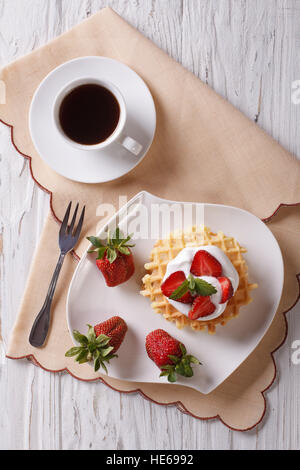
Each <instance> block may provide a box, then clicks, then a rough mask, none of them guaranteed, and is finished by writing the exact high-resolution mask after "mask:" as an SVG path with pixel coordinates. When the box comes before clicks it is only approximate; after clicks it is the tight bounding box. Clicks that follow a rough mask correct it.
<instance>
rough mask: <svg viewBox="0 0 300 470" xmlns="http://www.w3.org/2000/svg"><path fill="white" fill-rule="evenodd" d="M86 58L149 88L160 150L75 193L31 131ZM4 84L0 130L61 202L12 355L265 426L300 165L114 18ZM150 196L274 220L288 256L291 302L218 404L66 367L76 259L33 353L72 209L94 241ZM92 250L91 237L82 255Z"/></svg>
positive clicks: (51, 49)
mask: <svg viewBox="0 0 300 470" xmlns="http://www.w3.org/2000/svg"><path fill="white" fill-rule="evenodd" d="M85 55H101V56H107V57H111V58H114V59H117V60H120V61H122V62H124V63H125V64H127V65H129V66H130V67H132V68H133V69H134V70H135V71H136V72H137V73H138V74H140V75H141V77H142V78H143V79H144V80H145V82H146V83H147V84H148V86H149V88H150V90H151V92H152V94H153V97H154V100H155V105H156V110H157V132H156V136H155V140H154V143H153V145H152V147H151V149H150V151H149V153H148V155H147V156H146V158H145V159H144V160H143V162H142V163H141V164H140V165H139V166H138V167H137V168H136V169H135V170H134V171H132V172H131V173H130V174H128V175H126V176H124V177H122V178H120V179H119V180H116V181H114V182H111V183H105V184H98V185H86V184H81V183H75V182H72V181H69V180H67V179H65V178H63V177H61V176H59V175H57V174H56V173H54V172H53V171H52V170H51V169H50V168H48V167H47V166H46V165H45V164H44V162H43V161H42V159H41V158H40V157H39V155H38V154H37V152H36V151H35V149H34V147H33V144H32V141H31V138H30V135H29V130H28V110H29V105H30V101H31V98H32V96H33V93H34V91H35V89H36V88H37V86H38V85H39V83H40V82H41V80H42V79H43V78H44V77H45V76H46V75H47V74H48V73H49V72H50V71H51V70H53V69H54V68H55V67H57V66H58V65H60V64H61V63H63V62H65V61H67V60H70V59H73V58H75V57H80V56H85ZM0 79H2V80H4V82H5V84H6V92H7V95H6V104H5V105H0V119H1V120H2V121H3V122H4V123H6V124H7V125H9V126H11V127H12V134H13V143H14V145H15V146H16V147H17V148H18V149H19V151H20V152H21V153H22V154H23V156H25V157H27V158H29V161H30V165H31V171H32V175H33V178H34V179H35V181H36V182H37V183H38V184H39V185H40V186H41V187H43V188H44V189H45V190H47V191H48V192H49V193H50V194H51V209H52V211H51V214H50V215H49V217H48V220H47V223H46V225H45V228H44V231H43V235H42V239H41V242H40V248H39V249H38V250H37V252H36V254H35V258H34V261H33V264H32V268H31V271H30V275H29V279H28V283H27V287H26V291H25V295H24V297H23V301H22V304H21V308H20V311H19V314H18V317H17V320H16V324H15V327H14V329H13V332H12V335H11V340H10V344H9V348H8V351H7V356H8V357H11V358H14V359H17V358H23V357H30V358H32V360H33V361H34V362H35V363H36V364H38V365H40V366H41V367H43V368H45V369H47V370H49V371H60V370H67V371H68V372H69V373H70V374H72V375H73V376H74V377H76V378H78V379H81V380H94V379H96V378H97V377H99V378H100V379H101V380H105V382H106V383H107V384H108V385H109V386H110V387H112V388H114V389H117V390H119V391H123V392H131V391H137V390H138V391H140V393H142V394H143V395H144V396H145V397H147V398H149V399H150V400H153V401H155V402H157V403H161V404H171V403H172V404H177V406H178V407H179V409H181V410H182V411H184V412H188V413H190V414H192V415H193V416H195V417H199V418H204V419H209V418H212V417H217V416H218V417H219V418H220V419H221V420H222V421H223V422H224V423H225V424H226V425H227V426H229V427H231V428H234V429H239V430H245V429H249V428H251V427H253V426H254V425H256V424H257V423H258V422H259V421H260V420H261V419H262V416H263V414H264V412H265V399H264V396H263V393H262V392H263V391H264V390H265V389H267V388H268V387H269V386H270V384H271V383H272V382H273V380H274V377H275V365H274V361H273V357H272V355H271V352H272V351H273V350H275V349H276V348H277V347H278V346H279V345H280V344H281V343H282V341H284V339H285V336H286V321H285V316H284V314H283V312H284V311H285V310H288V309H289V308H290V307H291V306H292V304H293V303H294V302H295V301H296V299H297V297H298V292H299V286H298V282H297V279H296V274H297V272H298V269H299V265H300V255H299V249H298V240H299V232H300V223H299V222H300V218H299V215H300V214H299V208H298V207H291V208H289V209H286V208H284V209H283V208H282V209H280V210H279V211H278V214H277V215H276V216H274V217H273V218H270V216H271V215H272V214H273V213H274V211H275V210H276V209H277V208H278V206H279V205H280V203H285V204H290V205H293V204H297V203H298V202H299V201H300V188H299V184H297V183H298V181H299V177H300V165H299V163H298V162H297V161H296V160H295V159H294V158H293V157H292V156H291V155H290V154H289V153H288V152H286V151H285V150H284V149H283V148H282V147H280V146H279V145H278V144H277V143H276V142H275V141H274V140H273V139H271V138H270V137H269V136H268V135H266V134H265V133H264V132H263V131H262V130H261V129H259V128H258V127H257V125H256V124H254V123H253V122H251V121H249V120H248V119H247V118H246V117H245V116H243V115H242V114H241V113H240V112H239V111H238V110H236V109H235V108H234V107H233V106H231V105H230V104H229V103H228V102H226V101H225V100H224V99H223V98H221V97H220V96H218V95H217V94H216V93H215V92H214V91H213V90H211V89H210V88H209V87H207V86H206V85H205V84H203V83H202V82H201V81H200V80H198V79H197V78H196V77H195V76H194V75H192V74H191V73H189V72H188V71H186V70H185V69H184V68H183V67H182V66H181V65H179V64H177V63H176V62H174V61H173V60H172V59H171V58H169V57H168V56H167V55H166V54H165V53H164V52H162V51H161V50H160V49H159V48H157V47H156V46H155V45H154V44H152V43H151V42H150V41H149V40H147V39H146V38H145V37H144V36H142V35H141V34H140V33H139V32H137V31H136V30H135V29H134V28H132V27H131V26H130V25H129V24H127V23H126V22H125V21H124V20H123V19H122V18H120V17H119V16H118V15H117V14H116V13H115V12H114V11H112V10H111V9H108V8H107V9H104V10H102V11H101V12H99V13H98V14H96V15H94V16H93V17H91V18H90V19H88V20H86V21H85V22H83V23H82V24H80V25H79V26H77V27H75V28H74V29H72V30H71V31H70V32H68V33H66V34H64V35H63V36H61V37H59V38H58V39H56V40H54V41H52V42H51V43H50V44H48V45H46V46H45V47H43V48H41V49H38V50H36V51H35V52H33V53H31V54H30V55H28V56H26V57H24V58H22V59H19V60H18V61H16V62H14V63H12V64H10V65H8V66H7V67H5V68H4V69H3V70H2V71H1V73H0ZM62 158H63V156H62ZM142 189H145V190H148V191H150V192H152V193H154V194H155V195H158V196H160V197H166V198H168V199H174V200H181V201H199V202H210V203H222V204H229V205H234V206H238V207H241V208H244V209H247V210H250V211H251V212H253V213H254V214H256V215H257V216H259V217H261V218H267V217H269V218H270V222H269V224H270V228H271V230H272V231H273V232H274V234H275V236H276V237H277V239H278V240H279V243H280V246H281V249H282V251H283V255H284V259H285V268H286V278H285V286H284V295H283V298H282V301H281V305H280V309H279V311H278V312H277V314H276V317H275V319H274V322H273V323H272V326H271V328H270V329H269V331H268V333H267V334H266V336H265V337H264V339H263V340H262V341H261V343H260V344H259V346H258V347H257V349H256V350H255V351H254V352H253V353H252V354H251V355H250V357H249V358H248V359H247V360H246V361H245V362H244V363H243V364H242V365H241V366H240V367H239V368H238V370H237V371H236V372H234V373H233V374H232V375H231V376H230V377H229V378H228V379H227V380H226V381H225V382H224V383H223V384H222V385H220V386H219V387H218V388H217V389H216V390H215V391H213V392H212V393H210V394H209V395H202V394H201V393H199V392H196V391H194V390H192V389H189V388H186V387H182V386H178V385H163V384H161V385H157V384H153V385H152V384H143V383H136V384H133V383H129V382H124V381H119V380H116V379H111V378H108V377H102V376H100V375H99V376H97V375H96V374H94V372H93V371H92V368H90V367H89V366H88V365H86V366H85V365H83V366H78V365H76V364H75V363H74V362H73V360H71V359H67V358H65V357H64V352H65V351H66V350H67V349H68V348H69V347H71V344H72V342H71V338H70V336H69V333H68V330H67V324H66V318H65V304H66V294H67V290H68V286H69V282H70V280H71V278H72V274H73V272H74V269H75V267H76V264H77V263H76V260H75V258H74V257H72V255H70V256H69V257H68V259H67V261H66V263H65V265H64V267H63V271H62V275H61V278H60V282H59V285H58V290H57V293H56V295H55V299H54V305H53V307H54V308H53V318H52V325H51V334H50V335H49V339H48V341H47V343H46V346H45V347H44V348H43V349H38V350H37V349H35V348H32V347H31V346H30V345H29V343H28V335H29V331H30V328H31V325H32V323H33V320H34V317H35V315H36V313H37V312H38V311H39V309H40V306H41V304H42V302H43V300H44V296H45V292H46V290H47V287H48V285H49V277H50V275H51V269H52V268H54V265H55V262H56V259H57V256H58V246H57V232H58V226H57V220H58V219H61V218H62V216H63V214H64V211H65V208H66V205H67V203H68V202H69V201H70V200H73V201H77V200H79V201H80V203H82V204H83V203H85V204H86V205H87V217H86V223H85V233H89V234H90V233H93V232H94V231H95V226H96V224H97V222H98V221H97V220H96V217H95V214H96V207H97V206H98V205H99V204H100V203H101V202H105V201H108V202H110V203H114V204H116V203H117V201H118V196H119V195H120V194H122V195H127V197H128V198H131V197H132V196H133V195H134V194H136V193H137V192H138V191H140V190H142ZM116 205H117V204H116ZM85 247H86V241H85V240H84V237H83V238H82V242H81V244H80V246H79V247H78V254H79V255H80V254H82V253H83V251H84V249H85ZM45 266H47V269H45ZM258 308H259V306H258Z"/></svg>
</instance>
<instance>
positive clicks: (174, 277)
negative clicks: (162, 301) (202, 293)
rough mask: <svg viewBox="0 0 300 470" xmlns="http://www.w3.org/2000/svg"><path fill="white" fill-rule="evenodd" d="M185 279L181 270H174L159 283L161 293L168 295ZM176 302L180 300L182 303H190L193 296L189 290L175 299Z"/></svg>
mask: <svg viewBox="0 0 300 470" xmlns="http://www.w3.org/2000/svg"><path fill="white" fill-rule="evenodd" d="M185 280H186V277H185V274H184V272H183V271H176V272H175V273H172V274H171V275H170V276H169V277H168V278H167V279H166V280H165V281H164V282H163V283H162V285H161V290H162V293H163V294H164V295H165V296H166V297H170V295H172V294H173V292H174V291H175V290H176V289H177V287H179V286H180V285H181V284H182V283H183V282H184V281H185ZM177 302H182V303H183V304H191V303H192V302H193V297H192V295H191V293H190V292H186V294H184V295H183V296H182V297H180V299H177Z"/></svg>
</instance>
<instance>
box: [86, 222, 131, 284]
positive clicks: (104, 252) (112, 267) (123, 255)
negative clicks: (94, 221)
mask: <svg viewBox="0 0 300 470" xmlns="http://www.w3.org/2000/svg"><path fill="white" fill-rule="evenodd" d="M122 237H123V235H122V234H121V232H120V230H119V228H117V229H116V231H115V233H114V235H113V237H112V238H110V235H109V234H108V236H107V242H106V244H105V245H104V244H103V243H102V241H101V240H100V238H98V237H87V238H88V240H89V241H90V242H91V243H92V245H93V247H94V248H92V249H91V250H89V253H92V252H94V251H96V252H97V253H98V257H97V260H96V264H97V266H98V268H99V269H100V271H101V272H102V274H103V276H104V279H105V282H106V285H107V286H109V287H115V286H118V285H119V284H123V282H126V281H128V279H130V278H131V276H132V275H133V273H134V261H133V255H132V252H131V250H130V248H132V247H133V246H134V245H129V244H128V242H129V240H130V238H131V236H128V237H127V238H122Z"/></svg>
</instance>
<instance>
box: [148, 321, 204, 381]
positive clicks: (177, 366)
mask: <svg viewBox="0 0 300 470" xmlns="http://www.w3.org/2000/svg"><path fill="white" fill-rule="evenodd" d="M146 351H147V354H148V356H149V358H150V359H151V360H152V361H153V362H155V364H156V365H157V366H158V367H159V368H160V369H161V374H160V377H162V376H167V377H168V381H169V382H176V380H177V375H182V376H183V377H192V376H193V375H194V372H193V369H192V367H191V365H192V364H201V363H200V362H199V360H198V359H197V358H196V357H194V356H191V355H190V354H187V351H186V348H185V346H184V344H183V343H181V342H180V341H178V340H177V339H175V338H173V337H172V336H171V335H169V333H167V332H166V331H165V330H162V329H158V330H154V331H152V332H151V333H149V334H148V335H147V337H146Z"/></svg>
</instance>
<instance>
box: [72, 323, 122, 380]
mask: <svg viewBox="0 0 300 470" xmlns="http://www.w3.org/2000/svg"><path fill="white" fill-rule="evenodd" d="M87 326H88V333H87V335H86V336H85V335H83V334H81V333H80V332H79V331H77V330H74V331H73V335H74V338H75V340H76V341H77V342H78V343H79V344H80V346H75V347H73V348H71V349H69V350H68V351H67V352H66V354H65V356H66V357H75V360H76V361H77V362H79V364H84V363H85V362H90V361H94V370H95V372H97V371H98V370H99V369H100V367H102V368H103V369H104V370H105V372H106V373H107V367H106V365H105V363H106V362H107V363H109V361H110V360H111V359H113V358H114V357H118V356H117V355H116V354H115V353H116V352H117V350H118V349H119V347H120V346H121V344H122V342H123V340H124V337H125V334H126V332H127V325H126V322H125V321H124V320H123V318H121V317H117V316H115V317H112V318H109V319H108V320H106V321H104V322H102V323H99V324H97V325H96V326H94V327H93V326H91V325H87Z"/></svg>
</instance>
